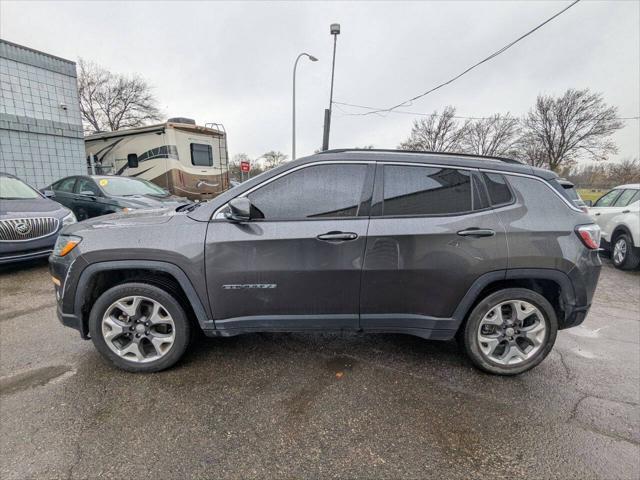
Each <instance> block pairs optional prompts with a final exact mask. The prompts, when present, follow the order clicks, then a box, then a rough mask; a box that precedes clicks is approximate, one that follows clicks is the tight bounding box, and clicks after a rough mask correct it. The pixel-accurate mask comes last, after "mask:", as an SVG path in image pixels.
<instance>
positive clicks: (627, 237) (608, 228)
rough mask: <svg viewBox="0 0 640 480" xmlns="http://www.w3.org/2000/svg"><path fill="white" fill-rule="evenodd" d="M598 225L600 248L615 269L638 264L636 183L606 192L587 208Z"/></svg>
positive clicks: (639, 194)
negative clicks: (609, 258) (607, 252)
mask: <svg viewBox="0 0 640 480" xmlns="http://www.w3.org/2000/svg"><path fill="white" fill-rule="evenodd" d="M589 215H591V217H592V218H593V220H594V221H595V222H596V223H597V224H598V225H599V226H600V229H601V230H602V237H601V241H600V246H601V247H602V248H604V249H606V250H609V252H610V253H611V260H612V261H613V264H614V265H615V266H616V267H617V268H621V269H623V270H631V269H634V268H636V267H637V266H638V264H640V183H634V184H630V185H620V186H618V187H615V188H614V189H613V190H610V191H608V192H607V193H605V194H604V195H603V196H602V197H600V198H599V199H598V201H596V203H594V204H593V207H591V208H589Z"/></svg>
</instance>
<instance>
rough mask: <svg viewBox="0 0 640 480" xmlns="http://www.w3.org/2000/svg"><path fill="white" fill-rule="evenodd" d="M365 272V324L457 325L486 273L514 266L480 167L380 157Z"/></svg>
mask: <svg viewBox="0 0 640 480" xmlns="http://www.w3.org/2000/svg"><path fill="white" fill-rule="evenodd" d="M373 202H374V204H373V206H372V215H371V221H370V224H369V233H368V240H367V247H366V252H365V263H364V269H363V277H362V293H361V302H360V313H361V318H360V325H361V327H362V328H363V329H365V330H377V329H381V330H389V329H396V330H398V329H425V328H426V329H442V330H447V329H452V328H455V327H456V325H453V322H452V321H451V320H450V317H452V315H453V313H454V311H455V308H456V307H457V305H458V303H459V302H460V300H461V299H462V297H463V296H464V295H465V293H466V292H467V290H468V289H469V287H471V285H472V283H473V282H474V281H475V280H476V279H477V278H478V277H479V276H481V275H482V274H484V273H486V272H490V271H493V270H501V269H504V268H506V265H507V249H506V239H505V232H504V228H503V226H502V225H501V224H500V222H499V220H498V218H497V216H496V215H495V214H494V212H493V211H492V210H491V209H490V208H489V204H488V198H487V193H486V191H485V189H484V186H483V184H482V183H481V180H480V176H479V173H478V172H477V171H475V170H470V169H459V168H451V167H441V166H430V165H424V164H398V163H388V164H379V165H378V168H377V171H376V180H375V189H374V197H373Z"/></svg>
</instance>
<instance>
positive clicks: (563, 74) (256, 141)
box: [0, 0, 640, 158]
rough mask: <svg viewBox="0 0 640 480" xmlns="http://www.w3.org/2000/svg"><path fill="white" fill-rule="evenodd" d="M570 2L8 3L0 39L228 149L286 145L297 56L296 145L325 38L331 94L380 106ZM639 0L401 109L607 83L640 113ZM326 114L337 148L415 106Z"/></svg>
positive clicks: (586, 4) (320, 80)
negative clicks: (153, 107)
mask: <svg viewBox="0 0 640 480" xmlns="http://www.w3.org/2000/svg"><path fill="white" fill-rule="evenodd" d="M569 3H570V2H568V1H567V2H565V1H561V2H542V1H514V2H483V1H474V2H462V1H460V2H407V3H402V2H389V3H386V2H354V3H339V2H317V3H307V2H295V3H294V2H290V3H287V2H283V3H278V2H266V1H265V2H246V3H244V2H243V3H241V2H193V3H187V2H156V3H153V2H149V3H145V2H122V3H120V2H42V3H41V2H14V1H8V0H0V36H1V37H2V38H4V39H6V40H9V41H12V42H15V43H19V44H23V45H26V46H29V47H32V48H36V49H38V50H43V51H45V52H47V53H51V54H54V55H58V56H61V57H64V58H68V59H71V60H76V59H77V58H78V57H82V58H85V59H87V60H92V61H95V62H97V63H99V64H101V65H103V66H105V67H107V68H109V69H110V70H112V71H114V72H122V73H138V74H140V75H142V76H143V77H145V78H146V79H147V80H148V81H149V82H150V83H151V84H152V85H153V86H154V90H155V94H156V95H157V97H158V99H159V100H160V104H161V106H162V108H163V111H164V113H165V114H166V115H167V116H187V117H192V118H194V119H195V120H196V121H197V122H198V124H204V123H205V122H210V121H216V122H222V123H224V125H225V126H226V128H227V131H228V133H229V137H228V141H229V149H230V153H231V154H232V155H233V154H235V153H238V152H246V153H247V154H249V155H250V156H259V155H261V154H262V153H264V152H265V151H267V150H272V149H275V150H281V151H283V152H285V153H286V154H287V155H290V154H291V76H292V68H293V62H294V59H295V58H296V56H297V55H298V53H300V52H309V53H311V54H313V55H315V56H317V57H318V58H319V59H320V61H319V62H317V63H311V62H309V61H301V62H300V64H299V66H298V82H297V90H298V97H297V98H298V121H297V132H298V142H297V150H298V156H303V155H305V154H310V153H312V152H313V151H314V150H315V149H317V148H319V146H320V145H321V142H322V122H323V110H324V108H326V107H327V106H328V99H329V81H330V72H331V52H332V44H333V42H332V37H331V36H330V34H329V25H330V24H331V23H332V22H339V23H340V24H341V25H342V34H341V35H340V36H339V37H338V50H337V59H336V79H335V90H334V100H336V101H341V102H347V103H354V104H363V105H372V106H382V107H388V106H391V105H394V104H396V103H399V102H401V101H403V100H405V99H406V98H409V97H412V96H414V95H416V94H418V93H421V92H423V91H425V90H427V89H428V88H430V87H432V86H434V85H437V84H438V83H441V82H442V81H444V80H447V79H449V78H450V77H452V76H454V75H456V74H457V73H459V72H461V71H462V70H464V69H465V68H466V67H468V66H470V65H471V64H473V63H475V62H477V61H478V60H480V59H482V58H484V57H485V56H487V55H488V54H489V53H491V52H493V51H495V50H497V49H498V48H500V47H502V46H503V45H505V44H506V43H508V42H510V41H512V40H514V39H515V38H517V37H518V36H520V35H521V34H522V33H524V32H525V31H527V30H529V29H530V28H532V27H534V26H535V25H537V24H538V23H540V22H541V21H543V20H545V19H546V18H548V17H549V16H551V15H553V14H554V13H555V12H557V11H558V10H560V9H561V8H563V7H564V6H566V5H568V4H569ZM639 5H640V2H638V1H636V0H630V1H608V2H595V1H582V2H580V3H579V4H577V5H576V6H574V7H573V8H571V9H570V10H568V11H567V12H566V13H564V14H563V15H561V16H560V17H558V18H557V19H555V20H553V21H552V22H551V23H549V24H548V25H546V26H544V27H543V28H542V29H540V30H538V31H537V32H536V33H534V34H533V35H531V36H530V37H528V38H526V39H525V40H524V41H522V42H520V43H519V44H517V45H516V46H515V47H513V48H511V49H510V50H509V51H507V52H506V53H504V54H502V55H500V56H499V57H497V58H496V59H494V60H492V61H490V62H489V63H486V64H484V65H482V66H481V67H479V68H478V69H476V70H474V71H473V72H471V73H470V74H468V75H466V76H465V77H463V78H461V79H460V80H458V81H456V82H455V83H453V84H451V85H449V86H447V87H445V88H443V89H441V90H439V91H438V92H435V93H433V94H431V95H428V96H427V97H425V98H423V99H421V100H418V101H416V102H415V104H414V105H412V106H411V107H407V108H405V109H404V110H408V111H412V112H431V111H433V110H434V109H442V108H443V107H444V106H446V105H449V104H451V105H454V106H456V107H457V109H458V114H459V115H463V116H487V115H490V114H492V113H494V112H511V113H512V114H513V115H522V114H524V113H525V112H526V111H527V110H528V109H529V108H530V106H531V105H532V104H533V102H534V101H535V98H536V95H538V94H539V93H546V94H553V95H557V94H561V93H562V92H563V91H564V90H566V89H567V88H590V89H591V90H593V91H596V92H602V93H603V94H604V98H605V100H606V101H607V102H608V103H610V104H612V105H615V106H617V107H618V109H619V113H620V116H622V117H635V116H638V115H640V98H639V95H640V93H639V92H640V60H639V59H640V31H639V29H640V8H639ZM341 108H342V109H343V110H344V111H341V109H338V108H335V109H334V117H333V122H332V136H331V147H336V148H337V147H354V146H363V145H374V146H375V147H377V148H395V147H396V146H397V145H398V143H399V142H400V141H401V140H403V139H404V138H405V137H406V136H407V135H408V133H409V132H410V129H411V123H412V120H413V119H414V118H416V117H415V116H412V115H402V114H389V115H387V116H385V117H378V116H365V117H363V116H349V115H345V112H349V113H355V112H359V111H361V110H358V109H355V108H346V107H341ZM639 127H640V122H639V121H638V120H631V121H627V122H626V127H625V128H624V129H623V130H622V131H620V132H619V133H617V134H616V136H615V140H616V141H617V143H618V145H619V149H620V152H619V154H618V155H617V156H616V158H623V157H627V156H634V157H637V156H639V149H640V145H639V143H640V140H639V135H640V131H639V130H640V128H639Z"/></svg>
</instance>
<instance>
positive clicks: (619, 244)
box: [611, 233, 640, 270]
mask: <svg viewBox="0 0 640 480" xmlns="http://www.w3.org/2000/svg"><path fill="white" fill-rule="evenodd" d="M611 260H612V261H613V265H614V266H615V267H616V268H619V269H621V270H633V269H634V268H636V267H637V266H638V265H639V264H640V248H635V247H634V246H633V241H632V240H631V237H630V236H629V235H627V234H626V233H621V234H619V235H617V236H616V237H615V240H614V241H613V245H612V248H611Z"/></svg>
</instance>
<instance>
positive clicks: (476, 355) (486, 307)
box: [461, 288, 558, 375]
mask: <svg viewBox="0 0 640 480" xmlns="http://www.w3.org/2000/svg"><path fill="white" fill-rule="evenodd" d="M508 300H524V301H526V302H529V303H531V304H532V305H533V306H535V307H537V308H538V310H539V311H540V312H541V313H542V315H543V316H544V317H545V318H544V321H545V322H546V324H545V326H546V333H545V338H544V340H543V342H542V346H541V347H540V349H539V350H538V351H537V352H536V353H535V354H534V355H533V356H532V357H531V358H528V359H526V360H524V361H522V362H521V363H518V364H515V365H501V364H499V363H497V362H494V361H492V360H491V359H490V358H488V357H487V356H486V355H485V354H484V353H483V352H482V351H481V349H480V342H479V340H478V335H477V334H478V330H479V328H480V322H481V321H482V319H483V318H484V316H485V315H486V314H487V313H489V311H490V310H491V309H493V308H494V307H495V306H496V305H498V304H500V303H502V302H506V301H508ZM557 334H558V319H557V317H556V313H555V311H554V309H553V306H552V305H551V304H550V303H549V301H548V300H547V299H546V298H544V297H543V296H542V295H540V294H539V293H536V292H534V291H532V290H528V289H526V288H507V289H504V290H500V291H498V292H495V293H492V294H491V295H489V296H487V297H486V298H485V299H483V300H482V301H481V302H480V303H478V305H476V307H475V308H474V309H473V311H472V312H471V314H470V315H469V317H468V319H467V322H466V323H465V325H464V330H463V332H462V336H461V340H462V344H463V346H464V350H465V353H466V354H467V356H468V357H469V359H470V360H471V362H472V363H473V364H474V365H475V366H476V367H477V368H479V369H480V370H483V371H485V372H488V373H492V374H495V375H518V374H520V373H523V372H526V371H527V370H530V369H532V368H533V367H535V366H536V365H538V364H539V363H540V362H542V360H544V359H545V357H546V356H547V355H548V354H549V352H550V351H551V349H552V348H553V345H554V343H555V341H556V336H557Z"/></svg>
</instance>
